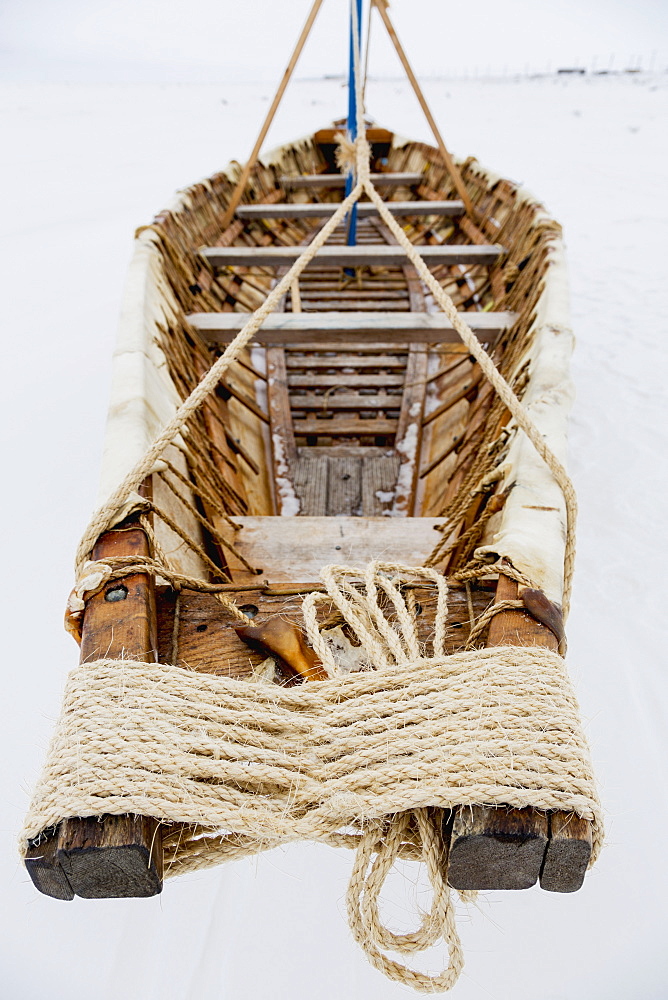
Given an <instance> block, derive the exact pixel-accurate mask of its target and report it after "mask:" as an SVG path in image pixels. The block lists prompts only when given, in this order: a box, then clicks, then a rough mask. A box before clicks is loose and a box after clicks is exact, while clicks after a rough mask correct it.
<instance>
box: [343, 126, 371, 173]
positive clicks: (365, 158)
mask: <svg viewBox="0 0 668 1000" xmlns="http://www.w3.org/2000/svg"><path fill="white" fill-rule="evenodd" d="M334 139H335V141H336V142H337V143H338V145H337V147H336V150H335V152H334V159H335V161H336V165H337V167H338V168H339V170H340V171H341V173H342V174H349V173H352V172H353V171H354V172H355V173H356V174H357V179H358V180H368V178H369V161H370V159H371V145H370V143H368V142H367V140H366V138H365V137H364V136H363V135H358V136H357V138H356V139H354V140H353V139H351V138H350V136H349V135H346V134H345V133H343V132H337V134H336V135H335V136H334Z"/></svg>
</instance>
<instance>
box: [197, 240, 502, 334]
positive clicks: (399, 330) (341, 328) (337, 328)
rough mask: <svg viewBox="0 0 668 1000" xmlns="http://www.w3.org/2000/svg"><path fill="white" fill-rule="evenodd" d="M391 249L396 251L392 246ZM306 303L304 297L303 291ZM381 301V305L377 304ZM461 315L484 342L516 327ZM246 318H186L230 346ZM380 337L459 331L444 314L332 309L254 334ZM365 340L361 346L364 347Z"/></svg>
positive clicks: (282, 319) (485, 316)
mask: <svg viewBox="0 0 668 1000" xmlns="http://www.w3.org/2000/svg"><path fill="white" fill-rule="evenodd" d="M388 249H390V250H391V249H392V247H389V248H388ZM302 304H303V305H305V304H306V303H305V295H304V291H303V290H302ZM374 305H377V303H374ZM462 318H463V319H464V321H465V322H466V323H468V325H469V326H470V327H471V329H472V330H473V332H474V333H475V334H476V336H477V337H478V338H479V339H480V340H482V341H489V342H491V341H493V340H494V339H495V338H496V337H497V336H498V335H499V334H500V333H501V332H502V331H503V330H506V329H507V328H508V327H509V326H510V325H512V323H513V321H514V319H515V314H514V313H512V312H498V313H494V312H467V313H463V314H462ZM247 321H248V316H247V315H246V314H245V313H192V314H191V315H190V316H188V322H189V323H191V324H192V326H194V327H195V328H196V329H197V330H198V331H199V332H200V334H201V336H202V338H203V339H204V340H205V341H206V342H207V343H209V344H229V343H230V341H232V340H233V339H234V337H235V336H236V335H237V333H238V332H239V330H241V329H242V327H243V326H244V325H245V323H246V322H247ZM353 336H354V337H359V338H360V339H361V340H363V339H372V338H382V340H383V341H384V342H385V343H409V342H410V343H413V344H415V343H425V344H426V343H458V342H459V339H460V338H459V334H458V333H456V331H455V330H454V328H453V326H452V324H451V323H450V322H449V320H448V319H447V317H446V316H445V315H444V314H443V313H423V312H392V313H390V312H387V311H384V312H373V313H371V314H369V313H366V312H364V313H363V312H355V311H351V312H338V311H333V312H328V313H326V314H322V315H320V314H318V313H306V312H301V313H284V312H276V313H271V314H270V315H269V316H267V318H266V320H265V321H264V323H263V325H262V328H261V329H260V330H258V332H257V333H256V334H255V336H254V338H253V340H254V342H255V343H262V344H285V345H297V344H301V342H302V341H309V342H316V343H317V341H318V338H320V337H321V338H322V340H323V343H326V344H327V345H329V344H331V345H332V346H337V347H340V344H341V342H343V341H350V340H351V338H352V337H353ZM364 346H365V345H364V344H361V345H360V347H361V348H362V347H364Z"/></svg>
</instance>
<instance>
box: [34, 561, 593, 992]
mask: <svg viewBox="0 0 668 1000" xmlns="http://www.w3.org/2000/svg"><path fill="white" fill-rule="evenodd" d="M321 578H322V581H323V583H324V586H325V591H326V593H325V594H317V593H314V594H311V595H309V596H308V597H307V598H306V599H305V601H304V607H303V614H304V622H305V625H306V630H307V638H308V640H309V642H310V643H311V645H312V646H313V648H314V649H315V650H316V652H317V653H318V655H319V656H320V657H321V658H322V662H323V664H324V666H325V669H326V670H327V672H328V673H329V674H330V679H328V680H323V681H320V682H318V683H312V684H304V685H300V686H299V687H280V686H278V685H276V684H273V683H267V682H266V681H262V680H238V679H235V678H230V677H224V676H216V675H211V674H202V673H198V672H196V671H193V670H185V669H183V668H181V667H176V666H171V665H168V664H159V663H158V664H155V663H150V664H149V663H144V662H137V661H132V660H114V661H110V660H98V661H96V662H93V663H84V664H81V665H80V666H78V667H76V668H75V669H74V670H73V671H72V672H71V674H70V678H69V680H68V684H67V688H66V693H65V702H64V709H63V714H62V716H61V718H60V720H59V722H58V724H57V727H56V732H55V735H54V738H53V742H52V745H51V748H50V751H49V755H48V758H47V762H46V767H45V770H44V774H43V776H42V778H41V780H40V782H39V784H38V787H37V789H36V792H35V798H34V801H33V804H32V806H31V809H30V812H29V815H28V817H27V820H26V826H25V829H24V833H23V837H24V843H25V841H26V840H32V839H34V838H36V837H38V836H39V835H40V834H41V832H42V831H43V830H45V829H47V828H49V827H52V826H54V825H56V824H57V823H59V822H60V821H61V820H62V819H64V818H66V817H68V816H90V815H100V814H111V815H126V814H131V813H136V814H137V815H141V816H153V817H155V818H156V819H158V820H160V821H162V822H163V823H166V824H179V830H178V835H176V834H175V835H174V836H173V837H170V834H169V829H167V830H166V831H165V832H166V837H165V863H166V873H167V875H178V874H182V873H184V872H188V871H197V870H200V869H202V868H206V867H210V866H212V865H215V864H219V863H221V862H224V861H228V860H232V859H236V858H239V857H243V856H249V855H253V854H257V853H259V852H262V851H265V850H268V849H269V848H271V847H276V846H279V845H281V844H287V843H290V842H294V841H297V840H319V841H322V842H324V843H328V844H333V845H335V846H346V847H351V848H353V849H354V850H356V851H357V856H356V859H355V862H354V866H353V872H352V877H351V883H350V888H349V892H348V897H347V898H348V912H349V917H350V924H351V928H352V931H353V934H354V936H355V938H356V940H357V941H358V942H359V943H360V945H361V946H362V948H363V949H364V950H365V952H366V954H367V955H368V957H369V960H370V961H371V963H372V964H373V965H374V966H375V967H376V968H378V969H380V970H381V971H383V972H384V973H385V974H386V975H387V976H389V977H390V978H391V979H394V980H396V981H397V982H400V983H403V984H405V985H409V986H411V987H412V988H414V989H416V990H420V991H423V992H435V991H439V990H444V989H448V988H450V987H451V986H452V985H453V984H454V982H455V981H456V978H457V976H458V974H459V972H460V970H461V966H462V955H461V948H460V945H459V941H458V938H457V934H456V928H455V924H454V911H453V904H452V900H451V896H450V890H449V888H448V886H447V850H446V846H445V841H444V836H443V820H444V817H445V813H444V811H445V810H450V809H454V808H456V807H458V806H467V805H478V804H480V803H487V804H489V805H506V806H511V807H512V808H518V809H522V808H533V809H541V810H547V811H550V810H562V811H565V812H572V813H576V814H577V815H579V816H582V817H583V818H585V819H588V820H590V821H591V822H592V824H593V853H592V858H593V860H595V859H596V857H597V855H598V853H599V850H600V846H601V839H602V822H601V811H600V805H599V802H598V798H597V794H596V788H595V784H594V778H593V773H592V767H591V761H590V759H589V752H588V748H587V743H586V739H585V736H584V733H583V731H582V726H581V723H580V720H579V711H578V706H577V702H576V699H575V696H574V693H573V690H572V687H571V684H570V681H569V678H568V674H567V672H566V668H565V665H564V662H563V659H562V658H561V657H560V656H559V655H558V654H557V653H553V652H551V651H550V650H547V649H544V648H533V647H530V648H524V647H494V648H491V649H488V648H484V649H476V650H468V651H463V652H460V653H454V654H451V655H444V653H443V636H444V629H445V623H446V621H447V617H448V606H447V581H446V580H445V579H444V578H443V576H442V574H439V573H438V572H437V571H436V570H433V569H430V568H428V567H422V568H417V569H416V568H413V567H407V566H402V565H397V564H393V563H387V562H377V563H373V564H371V565H369V566H367V567H365V568H364V569H363V570H361V569H360V568H359V567H349V566H328V567H326V568H325V569H324V570H323V571H322V573H321ZM360 578H361V579H362V584H361V586H360ZM425 580H428V581H429V582H430V583H433V584H435V585H436V586H437V589H438V599H437V606H436V619H435V630H434V638H433V646H432V651H431V652H432V655H427V653H426V652H425V651H424V650H423V649H422V648H421V646H420V642H419V639H418V632H417V619H416V616H415V615H414V614H412V613H411V610H410V606H409V603H408V601H407V600H406V598H405V595H404V593H403V591H404V589H405V587H406V586H408V585H415V584H416V583H418V584H419V583H420V581H425ZM323 600H327V601H329V602H330V603H332V604H333V605H334V606H335V607H336V608H337V610H338V611H339V612H340V614H341V616H342V618H343V619H344V622H345V624H346V625H347V627H349V628H350V629H351V630H352V634H353V635H354V636H355V637H356V639H357V641H358V642H359V643H360V646H361V649H362V652H363V655H364V657H366V659H367V660H368V663H369V665H370V666H373V667H374V668H375V669H366V670H361V671H358V672H353V673H348V672H346V671H345V669H344V667H343V664H340V663H339V662H338V660H337V656H336V652H335V649H336V647H335V639H334V637H333V636H329V635H328V633H327V631H325V630H324V629H323V625H322V624H320V623H319V622H318V618H317V609H318V607H319V606H320V602H322V601H323ZM172 646H173V648H175V647H174V642H173V643H172ZM416 651H417V652H416ZM397 859H406V860H417V861H422V862H423V863H424V864H425V866H426V871H427V876H428V879H429V883H430V885H431V890H432V906H431V908H430V911H429V913H428V914H427V915H426V916H425V917H423V918H422V920H421V923H420V925H419V927H418V929H417V930H415V931H412V932H410V933H408V934H396V933H394V932H392V931H390V930H389V928H387V927H385V926H384V925H383V923H382V921H381V919H380V916H379V909H378V900H379V895H380V893H381V890H382V887H383V884H384V882H385V879H386V876H387V874H388V872H389V870H390V868H391V867H392V865H393V864H394V862H395V861H396V860H397ZM592 863H593V861H592ZM437 942H441V943H442V945H443V946H444V947H445V949H446V950H447V952H448V955H449V960H448V964H447V967H446V969H445V971H444V972H442V973H439V974H437V975H435V976H434V975H431V974H426V973H422V972H418V971H415V970H414V969H412V968H410V967H409V966H408V965H406V964H403V963H402V962H400V961H397V960H396V959H395V958H394V957H391V956H388V955H387V954H386V952H388V951H390V952H393V953H395V954H398V955H399V957H401V956H406V957H407V958H409V957H410V956H411V955H413V954H415V953H416V952H419V951H422V950H423V949H424V948H426V947H429V946H431V945H432V944H434V943H437Z"/></svg>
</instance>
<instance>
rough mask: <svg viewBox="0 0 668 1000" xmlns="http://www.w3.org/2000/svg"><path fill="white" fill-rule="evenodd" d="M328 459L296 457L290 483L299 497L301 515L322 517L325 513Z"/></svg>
mask: <svg viewBox="0 0 668 1000" xmlns="http://www.w3.org/2000/svg"><path fill="white" fill-rule="evenodd" d="M328 483H329V460H328V459H327V458H326V457H325V456H311V455H305V456H303V457H301V458H297V460H296V461H295V469H294V473H293V476H292V485H293V487H294V491H295V493H296V495H297V497H298V498H299V503H300V507H299V514H300V516H301V517H324V516H325V515H326V514H327V488H328Z"/></svg>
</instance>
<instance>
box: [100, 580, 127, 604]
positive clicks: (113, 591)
mask: <svg viewBox="0 0 668 1000" xmlns="http://www.w3.org/2000/svg"><path fill="white" fill-rule="evenodd" d="M127 596H128V588H127V587H124V586H123V584H122V583H121V584H119V585H118V586H117V587H110V589H109V590H108V591H107V592H106V593H105V595H104V599H105V601H124V600H125V598H126V597H127Z"/></svg>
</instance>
